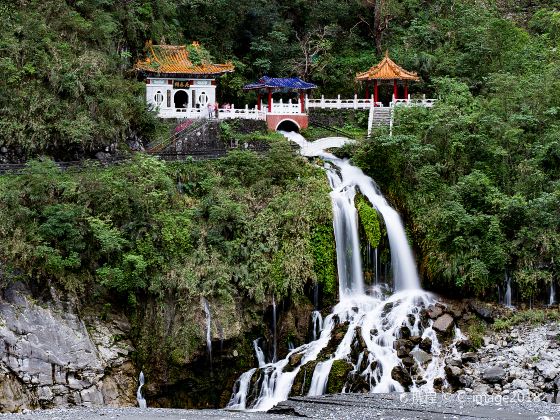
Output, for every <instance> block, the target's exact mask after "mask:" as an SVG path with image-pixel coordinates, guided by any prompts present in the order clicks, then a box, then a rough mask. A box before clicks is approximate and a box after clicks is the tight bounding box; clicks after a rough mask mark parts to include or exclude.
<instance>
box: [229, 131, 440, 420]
mask: <svg viewBox="0 0 560 420" xmlns="http://www.w3.org/2000/svg"><path fill="white" fill-rule="evenodd" d="M284 135H285V136H286V137H288V138H289V139H290V140H292V141H294V142H296V143H297V144H299V145H300V147H301V154H302V155H304V156H310V157H311V156H318V157H320V158H322V159H323V160H324V161H325V162H327V163H326V164H325V169H326V170H327V176H328V179H329V183H330V185H331V187H332V192H331V201H332V207H333V227H334V234H335V242H336V254H337V255H336V258H337V268H338V280H339V296H340V301H339V303H338V304H337V305H336V306H335V307H334V308H333V311H332V313H331V314H329V315H328V316H327V317H326V318H325V319H324V321H322V322H321V324H322V325H321V330H316V328H315V326H316V325H317V324H318V323H319V320H320V318H319V317H320V313H319V312H318V311H315V312H313V315H312V325H313V341H311V342H310V343H308V344H304V345H302V346H300V347H298V348H296V349H294V350H292V351H290V352H289V353H288V355H287V356H286V358H284V359H282V360H279V361H277V362H274V361H273V362H272V363H269V364H266V365H264V366H259V369H257V370H256V371H255V369H252V370H251V371H249V372H246V373H244V374H243V375H242V376H241V377H240V379H239V380H238V383H236V387H235V389H234V394H233V396H232V399H231V401H230V404H229V405H228V408H234V409H235V408H237V409H246V408H249V409H253V410H268V409H270V408H271V407H273V406H274V405H275V404H277V403H278V402H280V401H283V400H286V399H287V398H288V396H289V395H290V392H292V394H294V395H301V394H302V393H304V392H307V394H308V395H321V394H324V393H325V391H326V389H327V387H328V383H329V375H330V372H331V369H332V368H333V365H334V364H335V362H339V363H343V364H346V366H351V371H352V374H353V375H357V376H359V377H361V383H365V384H367V386H368V389H369V390H370V391H371V392H392V391H403V390H405V388H404V387H403V386H402V385H401V384H400V383H399V382H398V381H397V380H395V379H393V371H394V370H395V369H397V370H398V369H403V370H404V368H403V362H402V361H401V359H400V358H399V357H398V356H397V352H396V350H395V349H394V344H395V341H396V340H398V339H399V338H400V337H401V335H404V331H405V330H406V331H407V334H409V335H413V336H416V337H418V338H420V339H424V338H429V339H430V340H431V342H432V345H431V347H432V350H434V351H433V353H434V354H433V355H434V356H436V357H433V358H432V360H431V361H430V360H429V361H424V362H421V361H420V360H418V365H420V364H421V363H423V365H422V366H423V367H422V368H421V369H418V370H419V371H421V373H422V374H423V375H422V377H421V378H420V377H418V376H417V377H413V378H411V379H412V382H413V384H412V386H411V388H414V389H422V390H426V391H428V390H433V382H434V378H436V375H441V372H442V370H443V364H442V360H443V359H442V358H443V350H442V349H441V347H440V346H439V343H438V339H437V336H436V334H435V332H434V330H433V329H432V328H431V325H432V321H429V320H422V319H421V317H420V311H421V309H422V308H423V307H427V306H429V305H430V304H432V303H434V300H433V298H432V297H431V295H430V294H429V293H427V292H425V291H423V290H421V288H420V282H419V279H418V275H417V272H416V264H415V261H414V258H413V255H412V251H411V249H410V247H409V245H408V241H407V238H406V234H405V231H404V228H403V225H402V222H401V220H400V217H399V215H398V213H397V212H396V211H395V210H394V209H393V208H391V207H390V206H389V204H388V203H387V201H386V200H385V198H384V197H383V196H382V195H381V193H380V192H379V189H378V188H377V186H376V185H375V183H374V182H373V180H372V179H371V178H369V177H367V176H366V175H365V174H364V173H363V172H362V171H361V170H360V169H359V168H357V167H354V166H352V165H351V164H350V163H349V161H348V160H343V159H339V158H337V157H336V156H334V155H332V154H330V153H327V152H326V151H325V150H326V149H328V148H331V147H340V146H342V145H343V144H344V143H345V142H346V141H347V139H344V138H328V139H322V140H318V141H316V142H313V143H309V142H307V141H306V140H305V139H304V138H303V137H302V136H300V135H299V134H297V133H284ZM358 190H359V192H360V193H361V194H363V195H364V196H365V197H366V198H367V199H368V200H369V201H370V203H371V204H372V205H373V206H374V207H375V208H376V209H377V211H378V212H379V213H380V214H381V216H382V217H383V220H384V222H385V226H386V229H387V235H388V238H389V245H390V250H391V266H392V272H393V289H394V293H393V294H390V293H387V287H386V286H385V287H384V286H383V285H378V284H376V285H374V286H373V287H371V288H368V290H366V286H365V284H364V277H363V269H362V261H361V253H360V241H359V234H358V216H357V211H356V208H355V205H354V198H355V195H356V193H357V192H358ZM376 265H377V255H376ZM376 277H377V268H376ZM342 335H343V337H342ZM340 337H341V338H340ZM333 340H335V341H333ZM333 343H334V344H333ZM334 345H335V346H336V347H333V346H334ZM256 349H257V347H255V350H256ZM418 350H419V349H418V346H415V348H414V349H412V352H411V354H412V355H413V357H415V356H414V354H415V353H414V352H415V351H416V353H419V351H418ZM437 356H439V357H437ZM257 358H258V354H257ZM313 364H314V368H313V374H312V377H311V380H310V384H309V388H308V390H307V391H305V390H304V389H305V381H306V379H305V378H308V377H309V376H308V373H307V368H308V367H310V366H313ZM259 365H260V362H259ZM302 369H303V370H302ZM300 370H302V373H301V375H300V376H301V377H303V378H304V379H303V383H302V385H301V389H299V387H298V389H294V390H292V387H293V384H294V380H295V379H296V377H297V376H298V374H299V373H300ZM254 375H258V376H255V378H256V380H251V378H253V376H254ZM306 375H307V376H306ZM420 379H421V380H420ZM251 384H253V385H251ZM251 387H253V388H254V389H252V390H251V389H250V388H251ZM344 389H345V390H350V391H351V390H352V388H351V387H347V386H345V387H344ZM241 394H243V395H241ZM249 394H250V395H251V396H252V397H251V399H250V401H249V399H248V395H249Z"/></svg>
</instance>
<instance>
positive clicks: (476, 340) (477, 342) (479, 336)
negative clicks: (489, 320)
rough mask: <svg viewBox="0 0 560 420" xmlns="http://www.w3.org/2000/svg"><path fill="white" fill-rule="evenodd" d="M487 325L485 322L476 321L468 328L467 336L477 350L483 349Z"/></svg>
mask: <svg viewBox="0 0 560 420" xmlns="http://www.w3.org/2000/svg"><path fill="white" fill-rule="evenodd" d="M486 328H487V327H486V323H485V322H484V321H480V320H475V321H473V322H471V323H470V324H469V326H468V328H467V335H468V336H469V339H470V340H471V343H472V344H473V347H474V348H475V349H478V348H480V347H482V345H483V344H484V340H483V337H484V334H485V333H486Z"/></svg>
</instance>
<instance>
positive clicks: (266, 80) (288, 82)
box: [243, 76, 317, 90]
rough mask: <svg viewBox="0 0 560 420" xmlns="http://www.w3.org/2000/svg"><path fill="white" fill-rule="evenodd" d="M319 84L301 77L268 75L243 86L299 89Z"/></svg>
mask: <svg viewBox="0 0 560 420" xmlns="http://www.w3.org/2000/svg"><path fill="white" fill-rule="evenodd" d="M316 87H317V85H314V84H313V83H308V82H305V81H303V80H301V79H300V78H299V77H268V76H263V77H261V78H260V79H259V80H258V81H257V82H255V83H249V84H248V85H245V86H243V89H244V90H257V89H267V88H271V89H298V90H307V89H315V88H316Z"/></svg>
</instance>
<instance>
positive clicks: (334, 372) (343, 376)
mask: <svg viewBox="0 0 560 420" xmlns="http://www.w3.org/2000/svg"><path fill="white" fill-rule="evenodd" d="M352 370H354V366H353V365H352V363H350V362H347V361H346V360H335V361H334V362H333V364H332V367H331V371H330V373H329V379H328V381H327V394H338V393H340V392H342V388H343V387H344V384H345V383H346V380H347V378H348V374H349V373H350V372H351V371H352Z"/></svg>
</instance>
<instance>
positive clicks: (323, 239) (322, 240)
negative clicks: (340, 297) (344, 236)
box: [311, 225, 337, 297]
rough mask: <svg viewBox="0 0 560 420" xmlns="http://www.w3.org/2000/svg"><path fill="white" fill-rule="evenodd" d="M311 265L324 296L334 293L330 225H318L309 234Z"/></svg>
mask: <svg viewBox="0 0 560 420" xmlns="http://www.w3.org/2000/svg"><path fill="white" fill-rule="evenodd" d="M311 247H312V250H313V261H314V262H313V264H314V265H313V266H314V270H315V273H316V274H317V281H318V282H319V284H320V285H321V286H322V287H323V294H324V295H325V296H330V297H334V296H335V295H336V288H337V277H336V265H335V264H336V249H335V241H334V230H333V227H332V225H319V226H316V227H315V228H314V229H313V232H312V234H311Z"/></svg>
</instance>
